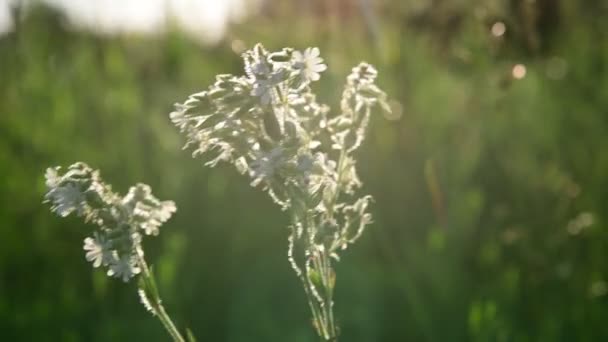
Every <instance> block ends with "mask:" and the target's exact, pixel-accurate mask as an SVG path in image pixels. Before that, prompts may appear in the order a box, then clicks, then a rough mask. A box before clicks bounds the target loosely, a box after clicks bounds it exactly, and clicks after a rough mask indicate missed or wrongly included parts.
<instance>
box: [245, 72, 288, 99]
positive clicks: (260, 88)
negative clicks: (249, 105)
mask: <svg viewBox="0 0 608 342" xmlns="http://www.w3.org/2000/svg"><path fill="white" fill-rule="evenodd" d="M282 81H283V76H282V75H281V74H280V73H274V74H271V75H270V76H269V77H268V78H256V79H255V81H254V82H253V89H252V90H251V95H253V96H258V97H259V98H260V101H261V103H262V104H263V105H267V104H270V103H271V102H272V101H273V98H274V96H275V95H274V87H276V86H277V85H278V84H279V83H281V82H282Z"/></svg>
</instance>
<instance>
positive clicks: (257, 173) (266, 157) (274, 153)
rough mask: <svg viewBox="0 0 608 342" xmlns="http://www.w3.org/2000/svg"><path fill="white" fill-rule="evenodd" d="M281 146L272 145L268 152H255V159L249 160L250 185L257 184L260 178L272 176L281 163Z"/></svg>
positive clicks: (267, 178) (265, 178) (264, 178)
mask: <svg viewBox="0 0 608 342" xmlns="http://www.w3.org/2000/svg"><path fill="white" fill-rule="evenodd" d="M283 152H284V151H283V148H282V147H280V146H277V147H274V148H273V149H272V150H270V151H269V152H257V153H256V159H255V160H253V161H252V162H251V165H250V166H251V177H252V178H253V182H251V185H252V186H256V185H258V184H259V183H260V182H261V181H262V180H269V179H270V178H272V177H273V176H274V175H275V173H276V171H277V169H278V168H280V167H281V166H282V163H283V159H284V157H283Z"/></svg>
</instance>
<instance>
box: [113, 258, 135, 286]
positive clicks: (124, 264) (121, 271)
mask: <svg viewBox="0 0 608 342" xmlns="http://www.w3.org/2000/svg"><path fill="white" fill-rule="evenodd" d="M139 272H141V269H140V268H139V266H138V265H137V263H136V262H135V260H134V258H133V257H132V256H131V255H123V256H121V257H120V258H117V257H114V259H113V260H112V263H110V269H109V270H108V275H109V276H111V277H116V278H121V279H122V281H124V282H125V283H126V282H128V281H129V279H131V278H133V277H134V276H135V275H136V274H139Z"/></svg>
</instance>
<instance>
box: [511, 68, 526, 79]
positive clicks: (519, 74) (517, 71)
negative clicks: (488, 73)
mask: <svg viewBox="0 0 608 342" xmlns="http://www.w3.org/2000/svg"><path fill="white" fill-rule="evenodd" d="M511 74H512V75H513V78H515V79H516V80H521V79H522V78H524V77H525V76H526V66H525V65H523V64H515V65H514V66H513V70H512V71H511Z"/></svg>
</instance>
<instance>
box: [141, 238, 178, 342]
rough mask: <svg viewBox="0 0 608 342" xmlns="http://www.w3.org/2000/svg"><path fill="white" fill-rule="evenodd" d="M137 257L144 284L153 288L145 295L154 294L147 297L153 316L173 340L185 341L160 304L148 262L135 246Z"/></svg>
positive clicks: (176, 341)
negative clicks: (151, 296)
mask: <svg viewBox="0 0 608 342" xmlns="http://www.w3.org/2000/svg"><path fill="white" fill-rule="evenodd" d="M137 259H138V263H139V265H140V267H141V269H142V274H141V276H142V277H143V280H144V283H145V286H146V287H147V288H148V289H154V290H153V291H146V296H147V295H148V294H151V295H153V296H154V298H149V299H150V300H151V301H152V303H150V304H151V305H152V307H153V309H154V314H155V316H156V317H158V319H159V320H160V322H161V323H162V325H163V327H165V330H167V332H168V333H169V335H171V338H172V339H173V341H174V342H185V341H186V340H185V339H184V338H183V337H182V335H181V334H180V332H179V330H178V329H177V327H176V326H175V323H173V321H172V320H171V317H170V316H169V315H168V314H167V312H166V311H165V307H164V306H163V305H162V300H161V299H160V296H159V295H158V293H157V292H156V286H155V284H154V279H153V277H152V272H150V268H149V267H148V264H147V263H146V260H145V259H144V254H143V251H142V250H141V248H140V247H137ZM150 292H151V293H150Z"/></svg>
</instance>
